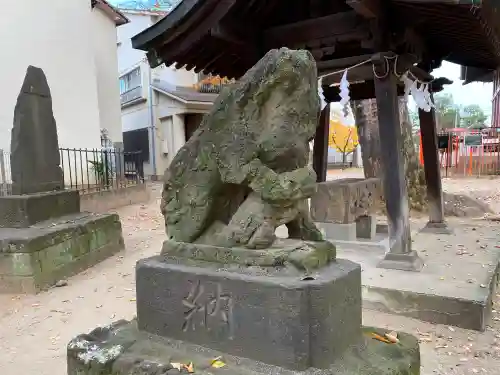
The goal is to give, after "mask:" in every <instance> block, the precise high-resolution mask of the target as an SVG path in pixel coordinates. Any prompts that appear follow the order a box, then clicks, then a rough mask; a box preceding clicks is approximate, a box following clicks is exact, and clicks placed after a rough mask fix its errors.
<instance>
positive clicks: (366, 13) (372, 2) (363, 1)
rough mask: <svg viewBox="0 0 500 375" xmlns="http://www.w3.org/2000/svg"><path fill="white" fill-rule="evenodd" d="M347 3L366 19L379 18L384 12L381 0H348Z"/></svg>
mask: <svg viewBox="0 0 500 375" xmlns="http://www.w3.org/2000/svg"><path fill="white" fill-rule="evenodd" d="M346 4H347V5H349V6H350V7H351V8H352V9H354V11H355V12H356V13H357V14H359V15H360V16H362V17H363V18H366V19H372V18H377V17H379V16H380V13H381V12H382V8H381V5H380V0H347V1H346Z"/></svg>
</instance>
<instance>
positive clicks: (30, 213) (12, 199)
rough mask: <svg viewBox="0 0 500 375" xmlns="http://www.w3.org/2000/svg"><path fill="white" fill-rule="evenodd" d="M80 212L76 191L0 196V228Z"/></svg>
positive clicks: (22, 226)
mask: <svg viewBox="0 0 500 375" xmlns="http://www.w3.org/2000/svg"><path fill="white" fill-rule="evenodd" d="M78 212H80V195H79V193H78V192H77V191H54V192H47V193H34V194H28V195H9V196H5V197H0V228H27V227H29V226H31V225H34V224H36V223H39V222H42V221H44V220H49V219H53V218H58V217H61V216H63V215H70V214H75V213H78Z"/></svg>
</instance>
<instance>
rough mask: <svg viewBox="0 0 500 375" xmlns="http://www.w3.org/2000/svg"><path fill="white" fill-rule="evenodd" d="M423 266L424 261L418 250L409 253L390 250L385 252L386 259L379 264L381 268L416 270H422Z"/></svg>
mask: <svg viewBox="0 0 500 375" xmlns="http://www.w3.org/2000/svg"><path fill="white" fill-rule="evenodd" d="M423 266H424V262H423V261H422V259H420V257H419V256H418V254H417V252H416V251H412V252H410V253H408V254H398V253H391V252H388V253H387V254H385V257H384V259H382V261H381V262H380V263H379V264H378V267H379V268H386V269H390V270H400V271H414V272H419V271H421V270H422V267H423Z"/></svg>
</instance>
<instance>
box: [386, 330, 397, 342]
mask: <svg viewBox="0 0 500 375" xmlns="http://www.w3.org/2000/svg"><path fill="white" fill-rule="evenodd" d="M384 336H385V337H386V338H387V339H388V340H389V341H390V342H392V343H394V344H397V343H398V342H399V339H398V333H397V332H395V331H392V332H389V333H386V334H385V335H384Z"/></svg>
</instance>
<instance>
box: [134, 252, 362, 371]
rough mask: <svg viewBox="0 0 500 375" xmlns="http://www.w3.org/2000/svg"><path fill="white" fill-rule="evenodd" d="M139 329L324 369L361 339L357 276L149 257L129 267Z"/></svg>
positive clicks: (335, 268)
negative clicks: (132, 273) (132, 271)
mask: <svg viewBox="0 0 500 375" xmlns="http://www.w3.org/2000/svg"><path fill="white" fill-rule="evenodd" d="M136 284H137V287H136V290H137V322H138V326H139V328H140V329H141V330H144V331H146V332H149V333H151V334H155V335H158V336H162V337H168V338H172V339H176V340H183V341H187V342H191V343H193V344H196V345H201V346H205V347H209V348H212V349H215V350H220V351H221V352H224V353H228V354H231V355H235V356H241V357H245V358H251V359H253V360H255V361H260V362H264V363H268V364H272V365H275V366H280V367H284V368H287V369H290V370H294V371H304V370H306V369H307V368H309V367H316V368H328V366H330V365H331V364H332V363H333V362H334V361H335V359H337V358H339V357H340V356H341V355H342V353H344V351H345V350H346V349H347V348H348V347H349V346H351V345H356V344H357V343H358V341H359V340H360V338H361V269H360V267H359V265H358V264H356V263H353V262H350V261H348V260H343V259H341V260H337V261H332V262H331V263H330V264H329V265H327V266H325V267H323V268H321V269H319V270H317V272H316V273H313V274H308V275H306V274H304V272H303V271H300V270H297V269H296V268H295V267H287V266H280V267H257V266H252V267H242V266H241V265H239V264H227V263H226V264H221V263H214V262H201V261H193V260H189V259H182V258H175V257H174V258H171V257H162V256H156V257H152V258H147V259H142V260H140V261H139V262H138V263H137V267H136Z"/></svg>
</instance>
